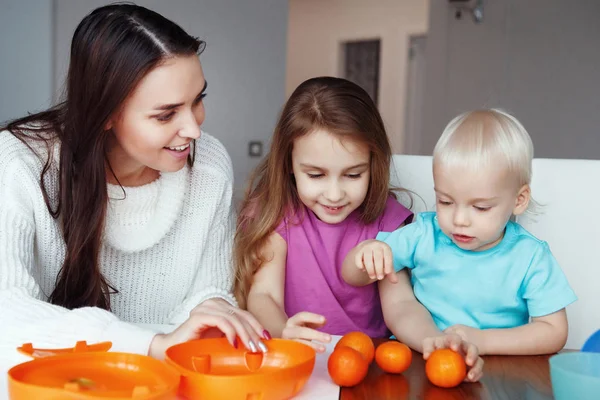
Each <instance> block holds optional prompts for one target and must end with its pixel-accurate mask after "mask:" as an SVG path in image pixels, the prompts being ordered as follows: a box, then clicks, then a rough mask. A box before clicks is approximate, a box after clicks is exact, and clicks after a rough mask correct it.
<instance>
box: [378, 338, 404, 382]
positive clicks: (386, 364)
mask: <svg viewBox="0 0 600 400" xmlns="http://www.w3.org/2000/svg"><path fill="white" fill-rule="evenodd" d="M375 362H376V363H377V365H379V368H381V369H382V370H384V371H385V372H390V373H392V374H401V373H403V372H404V371H406V370H407V369H408V367H410V363H411V362H412V351H410V348H409V347H408V346H407V345H405V344H404V343H400V342H397V341H390V342H385V343H382V344H380V345H379V346H377V350H376V351H375Z"/></svg>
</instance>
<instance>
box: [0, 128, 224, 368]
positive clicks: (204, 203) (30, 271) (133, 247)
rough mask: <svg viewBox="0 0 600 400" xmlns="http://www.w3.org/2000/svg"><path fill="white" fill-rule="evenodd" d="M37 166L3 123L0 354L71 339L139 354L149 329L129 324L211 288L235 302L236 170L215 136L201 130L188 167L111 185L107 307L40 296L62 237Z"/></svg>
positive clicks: (53, 176) (104, 261)
mask: <svg viewBox="0 0 600 400" xmlns="http://www.w3.org/2000/svg"><path fill="white" fill-rule="evenodd" d="M38 150H39V149H38ZM38 152H41V151H38ZM41 153H43V152H41ZM56 154H58V152H57V151H54V158H55V159H56ZM42 166H43V163H42V161H40V159H39V157H37V156H35V155H34V154H33V153H32V151H31V150H30V149H28V148H27V147H26V146H25V145H24V144H23V143H22V142H21V141H19V140H18V139H17V138H15V137H14V136H13V135H12V134H10V133H9V132H0V357H3V356H4V357H7V354H12V353H15V351H14V350H15V347H17V346H19V345H21V344H23V343H27V342H32V343H33V344H34V347H38V348H48V347H50V348H56V347H71V346H73V345H74V344H75V342H76V341H77V340H87V341H88V343H91V342H99V341H105V340H108V341H112V342H113V348H112V350H115V351H127V352H133V353H140V354H146V353H147V352H148V348H149V346H150V342H151V340H152V338H153V336H154V334H155V333H154V332H152V331H150V330H147V329H144V328H141V327H140V326H138V325H135V323H139V324H144V323H146V324H167V323H174V324H178V323H181V322H183V321H185V320H186V319H187V317H188V315H189V312H190V311H191V310H192V309H193V308H194V307H195V306H196V305H198V304H199V303H201V302H203V301H204V300H207V299H209V298H214V297H220V298H223V299H225V300H227V301H229V302H230V303H232V304H235V300H234V299H233V297H232V296H231V286H232V279H233V274H232V263H231V250H232V239H233V234H234V232H233V215H232V203H231V197H232V182H233V173H232V166H231V160H230V158H229V156H228V154H227V151H226V150H225V148H224V147H223V145H222V144H221V143H220V142H219V141H218V140H217V139H215V138H214V137H212V136H210V135H208V134H206V133H202V136H201V138H200V139H198V140H197V141H196V157H195V162H194V165H193V167H191V168H190V167H187V166H186V167H185V168H183V169H182V170H180V171H178V172H174V173H162V174H161V175H160V178H159V179H157V180H156V181H154V182H152V183H150V184H147V185H144V186H140V187H128V188H125V189H124V191H125V193H123V189H121V187H119V186H115V185H108V194H109V204H108V208H107V216H106V223H105V229H104V240H103V246H102V250H101V254H100V266H101V270H102V273H103V275H104V276H105V278H106V279H107V280H108V282H109V283H110V284H111V285H112V286H113V287H114V288H116V289H117V290H118V293H117V294H113V295H111V307H112V313H110V312H108V311H105V310H102V309H99V308H92V307H87V308H80V309H76V310H72V311H70V310H67V309H65V308H62V307H58V306H55V305H51V304H49V303H48V302H47V299H48V296H49V295H50V294H51V293H52V291H53V289H54V285H55V282H56V277H57V274H58V273H59V270H60V268H61V266H62V262H63V260H64V256H65V246H64V240H63V237H62V235H61V232H60V228H59V224H58V221H57V220H56V219H54V218H52V216H51V215H50V213H49V212H48V208H47V206H46V203H45V201H44V199H43V197H42V192H41V189H40V184H39V179H40V172H41V169H42ZM57 172H58V169H57V165H56V163H53V165H52V167H51V169H50V173H49V176H48V180H47V182H48V189H49V190H48V192H49V193H50V194H56V193H57Z"/></svg>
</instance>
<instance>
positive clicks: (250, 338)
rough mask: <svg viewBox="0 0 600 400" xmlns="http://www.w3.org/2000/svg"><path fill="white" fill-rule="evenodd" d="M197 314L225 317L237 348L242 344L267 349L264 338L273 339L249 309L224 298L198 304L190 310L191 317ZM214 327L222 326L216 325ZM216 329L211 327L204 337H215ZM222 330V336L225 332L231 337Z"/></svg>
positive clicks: (261, 349) (250, 348)
mask: <svg viewBox="0 0 600 400" xmlns="http://www.w3.org/2000/svg"><path fill="white" fill-rule="evenodd" d="M197 314H200V315H212V316H217V317H221V318H224V319H225V323H226V324H227V325H228V326H229V327H231V329H233V331H234V336H233V339H232V340H230V343H231V344H232V345H233V346H234V347H236V348H237V347H238V346H239V345H242V346H245V347H246V348H247V349H248V350H250V351H252V352H256V351H262V352H265V351H267V347H266V346H265V344H264V343H263V339H267V340H268V339H271V335H270V334H269V332H267V331H266V330H265V328H263V326H262V325H261V324H260V323H259V322H258V321H257V320H256V318H254V316H253V315H252V314H250V313H249V312H248V311H245V310H242V309H240V308H238V307H235V306H232V305H231V304H229V303H228V302H227V301H225V300H223V299H220V298H214V299H209V300H206V301H204V302H202V303H201V304H200V305H197V306H196V307H195V308H194V309H193V310H192V311H191V312H190V318H191V317H192V316H194V315H197ZM214 328H220V327H217V326H215V327H214ZM215 330H216V329H210V330H209V331H208V332H204V335H203V336H202V337H209V336H213V337H214V336H215ZM220 332H222V333H221V335H220V336H222V335H223V334H225V336H227V338H228V339H229V336H228V335H227V334H226V332H225V331H223V330H222V329H220ZM217 333H218V332H217ZM236 336H237V337H236ZM238 340H239V341H241V343H238Z"/></svg>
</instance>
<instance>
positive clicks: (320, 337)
mask: <svg viewBox="0 0 600 400" xmlns="http://www.w3.org/2000/svg"><path fill="white" fill-rule="evenodd" d="M325 322H326V321H325V317H324V316H322V315H319V314H314V313H311V312H306V311H303V312H299V313H298V314H296V315H294V316H292V317H291V318H289V319H288V320H287V323H286V324H285V328H283V331H282V332H281V337H282V338H283V339H294V340H297V341H299V342H302V343H304V344H307V345H309V346H311V347H312V348H314V349H315V350H316V351H318V352H319V353H322V352H324V351H325V345H324V344H325V343H329V342H331V336H330V335H328V334H327V333H323V332H319V331H318V330H317V328H320V327H322V326H323V325H325Z"/></svg>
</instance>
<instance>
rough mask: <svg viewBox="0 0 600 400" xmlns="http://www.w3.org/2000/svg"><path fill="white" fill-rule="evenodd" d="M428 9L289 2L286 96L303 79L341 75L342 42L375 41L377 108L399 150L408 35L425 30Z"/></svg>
mask: <svg viewBox="0 0 600 400" xmlns="http://www.w3.org/2000/svg"><path fill="white" fill-rule="evenodd" d="M436 1H437V0H436ZM428 9H429V1H425V0H370V1H364V0H290V1H289V28H288V49H287V74H286V94H287V95H288V96H289V95H290V94H291V93H292V91H293V90H294V89H295V88H296V87H297V86H298V85H299V84H300V83H301V82H302V81H304V80H306V79H308V78H312V77H315V76H320V75H330V76H341V72H342V71H341V69H340V67H341V57H342V56H343V54H342V52H341V48H342V46H341V45H342V43H343V42H346V41H350V40H362V39H375V38H380V39H381V50H380V51H381V59H380V67H381V71H380V75H379V78H380V85H379V110H380V112H381V115H382V118H383V120H384V122H385V124H386V128H387V129H388V135H389V136H390V141H391V142H392V147H393V150H394V152H395V153H399V152H402V145H403V131H404V125H405V124H404V113H405V108H406V105H405V97H406V69H407V62H408V61H407V58H408V44H409V37H410V35H412V34H423V33H425V32H426V31H427V22H428Z"/></svg>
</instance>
